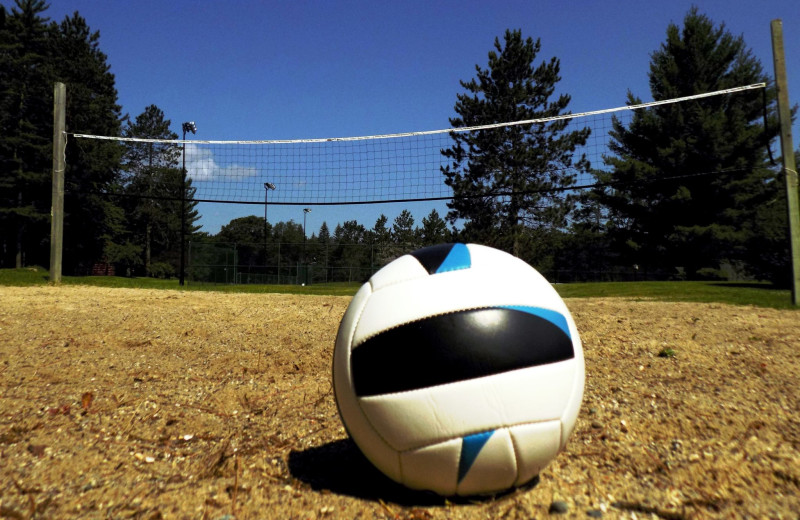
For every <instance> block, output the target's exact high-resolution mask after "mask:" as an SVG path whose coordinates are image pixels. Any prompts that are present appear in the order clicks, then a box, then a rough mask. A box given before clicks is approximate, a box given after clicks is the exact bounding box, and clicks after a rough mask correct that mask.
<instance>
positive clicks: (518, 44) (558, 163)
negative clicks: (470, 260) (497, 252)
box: [442, 30, 589, 256]
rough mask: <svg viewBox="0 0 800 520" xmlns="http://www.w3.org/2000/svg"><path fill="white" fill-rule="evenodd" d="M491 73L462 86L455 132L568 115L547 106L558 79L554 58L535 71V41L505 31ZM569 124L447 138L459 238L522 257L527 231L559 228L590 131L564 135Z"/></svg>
mask: <svg viewBox="0 0 800 520" xmlns="http://www.w3.org/2000/svg"><path fill="white" fill-rule="evenodd" d="M494 48H495V50H493V51H491V52H489V64H488V68H486V69H483V68H481V67H480V66H477V65H476V67H475V69H476V72H477V78H475V79H472V80H470V81H468V82H464V81H462V82H461V86H462V87H463V88H465V89H466V90H467V91H468V93H463V94H458V96H457V102H456V105H455V111H456V113H457V114H458V115H459V117H456V118H452V119H450V124H451V125H452V126H453V127H455V128H459V127H466V126H477V125H485V124H492V123H505V122H511V121H521V120H529V119H538V118H544V117H553V116H558V115H562V114H567V113H569V112H567V111H566V108H567V105H568V104H569V102H570V96H568V95H566V94H562V95H560V96H559V97H558V98H557V99H555V100H551V97H552V96H553V94H554V92H555V85H556V84H557V83H558V81H559V80H560V79H561V77H560V75H559V74H560V62H559V60H558V59H557V58H551V59H550V60H549V61H543V62H541V63H539V64H538V65H534V62H535V61H536V58H537V55H538V54H539V51H540V50H541V44H540V41H539V40H538V39H537V40H536V41H533V40H532V39H531V38H527V39H523V37H522V34H521V31H519V30H516V31H510V30H508V31H506V33H505V36H504V41H503V43H502V44H501V42H500V40H499V39H497V38H496V39H495V42H494ZM567 124H568V122H567V121H566V120H560V121H553V122H550V123H539V124H535V125H534V124H526V125H515V126H506V127H502V128H497V129H489V130H483V131H480V132H464V133H455V132H454V133H452V134H451V137H452V139H453V141H454V144H453V146H452V147H451V148H448V149H445V150H442V154H443V155H444V156H445V157H447V158H448V159H450V161H451V163H450V164H449V165H447V166H444V167H442V173H443V174H444V176H445V182H446V184H447V185H448V186H450V187H452V188H453V194H454V199H453V201H452V202H450V203H448V208H449V209H450V211H449V213H448V214H447V218H448V220H449V221H450V222H451V223H455V221H456V220H459V219H463V220H465V224H464V235H465V237H466V238H467V239H470V240H478V241H482V242H485V243H487V244H489V245H494V246H497V247H501V248H503V249H506V250H509V251H511V252H513V253H514V254H515V255H517V256H519V255H520V254H521V247H522V236H523V234H524V232H525V229H526V228H539V227H542V228H560V227H562V226H564V225H565V223H566V220H565V219H566V215H567V214H568V212H569V211H570V209H571V208H572V204H573V203H572V200H571V199H570V198H569V197H567V196H565V195H563V194H562V192H561V191H558V190H560V189H562V188H568V187H569V186H572V185H573V184H574V183H575V179H576V175H577V173H578V172H582V171H587V169H588V167H589V164H588V161H587V160H586V159H585V157H584V156H581V157H580V158H578V160H577V161H575V160H574V159H573V154H574V152H575V149H576V147H577V146H579V145H582V144H584V143H585V142H586V139H587V137H588V135H589V129H588V128H586V129H583V130H577V131H570V132H567V131H566V127H567Z"/></svg>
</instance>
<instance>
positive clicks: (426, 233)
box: [420, 209, 448, 246]
mask: <svg viewBox="0 0 800 520" xmlns="http://www.w3.org/2000/svg"><path fill="white" fill-rule="evenodd" d="M420 234H421V239H422V245H423V246H432V245H436V244H440V243H442V242H446V241H447V240H448V233H447V223H446V222H445V221H444V219H442V217H440V216H439V212H438V211H436V210H435V209H432V210H431V212H430V213H429V214H428V216H427V217H425V218H423V219H422V230H421V233H420Z"/></svg>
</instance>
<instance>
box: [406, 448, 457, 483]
mask: <svg viewBox="0 0 800 520" xmlns="http://www.w3.org/2000/svg"><path fill="white" fill-rule="evenodd" d="M460 455H461V438H458V439H451V440H449V441H447V442H442V443H439V444H434V445H432V446H426V447H424V448H418V449H415V450H409V451H405V452H402V453H401V454H400V469H401V472H402V475H403V477H402V483H403V484H405V485H406V486H408V487H410V488H413V489H430V490H431V491H434V492H436V493H439V494H442V495H454V494H455V493H456V484H457V480H458V460H459V457H460Z"/></svg>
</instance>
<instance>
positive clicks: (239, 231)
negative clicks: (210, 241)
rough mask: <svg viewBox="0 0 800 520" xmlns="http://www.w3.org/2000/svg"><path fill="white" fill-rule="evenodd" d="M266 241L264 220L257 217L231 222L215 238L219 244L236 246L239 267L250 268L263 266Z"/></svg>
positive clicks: (241, 218) (242, 218) (237, 219)
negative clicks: (245, 266) (224, 243)
mask: <svg viewBox="0 0 800 520" xmlns="http://www.w3.org/2000/svg"><path fill="white" fill-rule="evenodd" d="M269 231H270V228H269V226H268V227H267V233H269ZM264 239H265V237H264V218H263V217H258V216H255V215H250V216H248V217H240V218H235V219H233V220H231V221H230V222H228V223H227V224H225V225H224V226H222V229H220V231H219V233H217V235H216V237H215V240H216V241H217V242H226V243H229V244H235V245H236V246H235V247H236V250H237V258H238V262H239V265H247V266H250V267H253V266H256V265H262V264H263V262H264V243H265V241H264Z"/></svg>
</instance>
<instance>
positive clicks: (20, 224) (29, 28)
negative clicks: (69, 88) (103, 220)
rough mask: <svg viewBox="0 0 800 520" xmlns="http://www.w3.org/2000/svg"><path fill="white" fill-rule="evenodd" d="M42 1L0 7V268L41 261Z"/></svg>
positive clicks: (44, 201)
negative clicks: (8, 9)
mask: <svg viewBox="0 0 800 520" xmlns="http://www.w3.org/2000/svg"><path fill="white" fill-rule="evenodd" d="M45 10H47V4H45V2H44V1H43V0H17V1H16V4H15V7H12V8H11V11H10V12H7V11H6V9H5V7H3V6H0V135H2V139H0V239H1V240H2V248H1V249H0V251H2V253H0V255H1V256H0V266H2V267H9V266H15V267H22V266H23V265H28V264H42V265H44V264H46V262H47V258H48V249H47V240H46V237H47V236H49V223H50V221H49V212H50V169H51V166H52V160H51V153H50V150H51V149H52V134H53V94H52V88H53V87H52V84H53V82H52V78H53V63H52V59H51V54H52V52H51V50H52V45H51V40H52V38H51V34H50V32H51V27H50V25H49V23H48V22H49V20H48V18H46V17H44V16H42V14H43V13H44V11H45Z"/></svg>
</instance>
